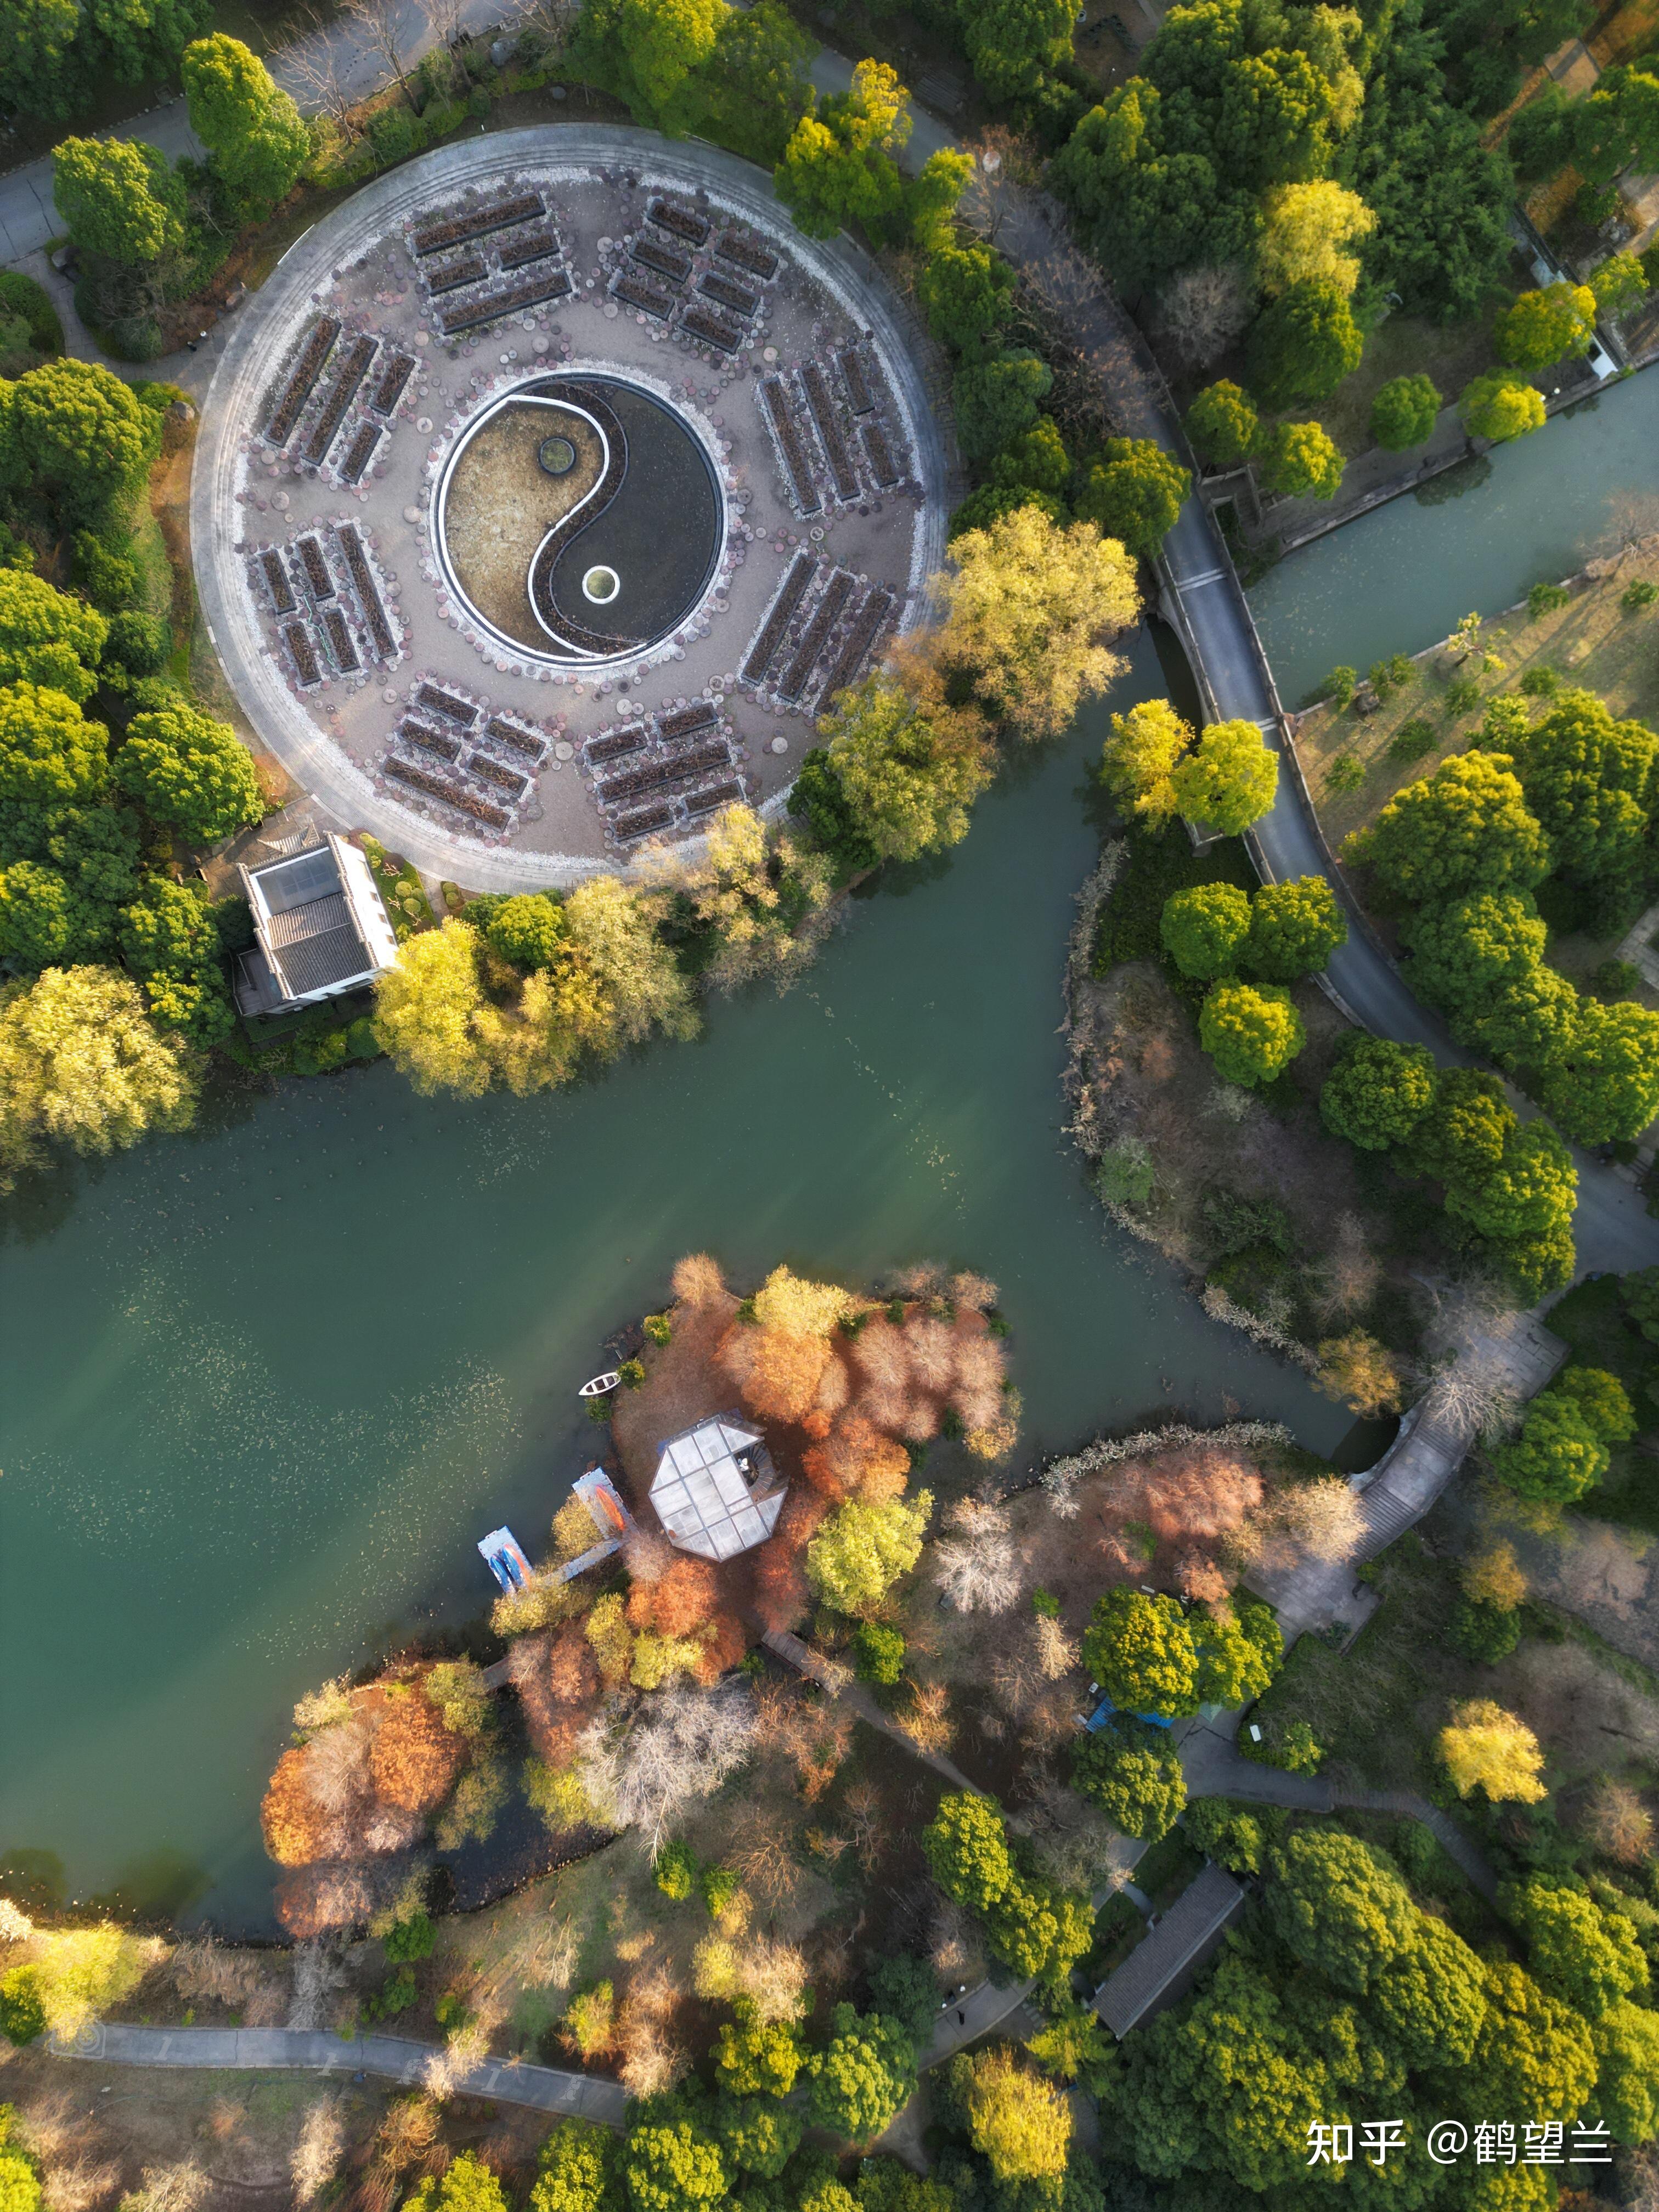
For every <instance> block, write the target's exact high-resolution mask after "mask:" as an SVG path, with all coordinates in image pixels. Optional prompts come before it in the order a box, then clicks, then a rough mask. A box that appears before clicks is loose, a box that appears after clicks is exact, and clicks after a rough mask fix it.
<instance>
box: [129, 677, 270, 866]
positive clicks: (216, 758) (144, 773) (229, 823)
mask: <svg viewBox="0 0 1659 2212" xmlns="http://www.w3.org/2000/svg"><path fill="white" fill-rule="evenodd" d="M115 780H116V781H117V782H118V784H119V785H120V787H121V788H122V790H123V791H125V792H126V793H128V794H129V796H130V797H131V798H133V799H137V801H138V803H139V805H141V806H143V808H144V809H145V811H147V812H148V813H149V814H151V815H153V816H154V817H155V819H156V820H157V821H158V822H166V823H171V824H172V825H173V828H175V829H178V830H179V831H180V832H181V833H182V835H183V836H185V838H186V839H187V840H188V841H189V842H191V844H193V845H211V844H216V843H217V842H218V841H219V839H220V838H222V837H228V836H231V835H232V833H233V832H234V831H235V830H237V829H243V828H244V827H246V824H247V823H250V822H257V821H258V819H259V817H260V816H261V815H262V814H263V813H264V811H265V808H264V799H263V798H262V797H261V795H260V792H259V783H258V777H257V776H256V775H254V773H253V761H252V756H251V755H250V754H249V752H248V750H247V748H246V746H245V745H244V744H242V742H241V740H240V738H239V737H238V736H237V734H236V732H235V731H234V730H233V729H232V727H231V726H230V725H229V723H228V722H216V721H214V720H212V719H211V717H210V716H209V715H206V714H203V713H202V712H201V710H200V708H197V707H192V706H191V705H190V704H189V703H188V702H187V701H185V700H183V699H180V700H179V702H177V704H176V705H173V706H169V707H167V708H162V709H161V710H160V711H158V712H155V713H152V714H135V715H134V716H133V718H132V720H131V722H129V723H128V725H127V734H126V741H125V744H123V745H122V747H121V750H120V751H119V752H118V753H117V755H116V756H115Z"/></svg>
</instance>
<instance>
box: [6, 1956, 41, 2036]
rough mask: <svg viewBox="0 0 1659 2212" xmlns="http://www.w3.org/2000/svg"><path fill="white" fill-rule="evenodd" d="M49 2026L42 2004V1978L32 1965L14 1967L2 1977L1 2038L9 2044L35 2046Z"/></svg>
mask: <svg viewBox="0 0 1659 2212" xmlns="http://www.w3.org/2000/svg"><path fill="white" fill-rule="evenodd" d="M45 2028H46V2007H45V2006H44V2005H43V2004H42V2003H41V2002H40V1974H39V1973H38V1972H37V1971H36V1969H35V1968H34V1967H33V1966H14V1967H12V1968H11V1970H10V1971H9V1972H8V1973H6V1974H3V1975H0V2035H3V2036H4V2037H5V2039H6V2040H7V2041H8V2042H9V2043H11V2044H15V2045H22V2044H25V2043H33V2041H34V2039H35V2038H36V2036H38V2035H40V2034H41V2033H43V2032H44V2031H45Z"/></svg>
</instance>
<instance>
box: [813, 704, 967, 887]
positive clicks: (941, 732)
mask: <svg viewBox="0 0 1659 2212" xmlns="http://www.w3.org/2000/svg"><path fill="white" fill-rule="evenodd" d="M818 733H819V735H820V736H821V737H822V738H823V739H824V740H825V742H826V745H827V748H828V753H829V760H828V769H829V773H830V774H831V775H833V776H834V777H835V779H836V783H837V784H838V786H839V787H840V790H841V793H842V797H843V799H845V801H846V805H847V809H848V817H849V819H850V823H851V825H852V828H853V830H854V834H855V835H856V836H858V837H859V838H860V839H861V840H862V841H863V842H866V843H867V845H868V846H869V848H870V850H871V851H872V854H874V856H875V857H876V859H878V860H917V859H919V858H920V857H921V854H924V853H931V852H938V851H939V850H941V849H943V848H945V847H946V846H950V845H957V844H960V843H961V842H962V840H963V838H964V837H965V836H967V834H968V824H969V813H970V811H971V809H972V807H973V804H974V801H975V799H977V798H978V797H979V795H980V793H981V792H982V791H984V790H985V789H986V787H987V785H988V784H989V783H990V781H991V778H992V775H993V774H994V760H993V757H992V754H991V749H990V747H989V746H988V744H987V743H986V741H985V739H984V737H983V736H982V734H981V731H980V729H979V727H978V726H977V724H976V723H975V721H974V720H973V719H972V718H971V717H969V716H965V715H963V714H957V713H953V712H952V711H951V709H950V708H947V707H945V704H944V702H943V701H940V702H939V703H938V706H937V708H936V709H935V710H934V711H933V712H931V713H925V712H923V711H922V709H921V708H920V707H919V706H918V704H917V702H916V701H915V697H914V696H913V695H912V693H911V691H910V690H908V689H907V688H906V686H905V685H904V684H901V683H900V682H899V681H898V679H897V678H896V677H894V676H892V675H890V674H889V673H887V671H884V670H878V671H876V672H875V673H874V674H872V675H870V676H867V677H866V678H865V679H864V681H863V682H862V683H861V684H859V685H858V686H857V687H856V688H855V689H854V690H849V691H843V692H841V693H839V694H838V695H837V696H836V702H835V705H834V708H833V711H832V712H831V713H830V714H829V716H828V717H827V718H826V719H825V720H823V721H821V722H820V723H819V725H818Z"/></svg>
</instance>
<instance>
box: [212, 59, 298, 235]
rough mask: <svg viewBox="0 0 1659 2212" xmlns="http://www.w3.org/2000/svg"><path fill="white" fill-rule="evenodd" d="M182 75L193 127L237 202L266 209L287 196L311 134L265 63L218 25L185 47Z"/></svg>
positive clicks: (255, 210)
mask: <svg viewBox="0 0 1659 2212" xmlns="http://www.w3.org/2000/svg"><path fill="white" fill-rule="evenodd" d="M179 75H180V76H182V77H183V79H184V85H185V100H186V101H187V103H188V105H189V109H190V127H191V130H192V131H194V132H195V133H196V135H197V137H198V138H199V139H200V140H201V142H202V143H203V144H204V146H205V147H206V148H207V149H208V159H209V162H210V167H212V169H213V171H214V173H215V174H216V176H217V177H219V178H220V179H222V182H223V184H224V185H225V188H226V190H227V191H228V193H229V194H230V197H231V200H232V203H233V204H234V206H235V207H236V208H237V209H238V210H239V211H240V210H247V211H248V212H249V213H258V214H263V213H264V212H265V211H267V210H270V209H271V208H274V207H275V206H276V203H277V202H278V201H279V200H282V199H285V198H286V197H288V195H289V191H291V190H292V189H293V187H294V185H295V184H296V183H297V182H298V181H299V176H300V172H301V169H302V168H303V167H305V164H306V161H307V157H308V155H309V154H310V152H311V136H310V133H309V131H307V128H306V125H305V118H303V116H301V113H300V111H299V109H298V108H297V107H296V106H295V105H294V102H293V101H292V100H290V99H289V95H288V94H287V93H285V92H283V90H282V89H281V88H280V87H279V86H278V85H277V84H276V81H275V80H274V78H273V77H272V76H271V74H270V70H268V69H267V68H266V67H265V65H264V63H263V62H262V61H261V60H259V58H258V56H257V55H255V54H252V53H251V52H249V51H248V49H247V47H246V46H243V45H242V43H241V41H240V40H238V39H233V38H230V37H229V36H228V35H227V34H226V33H224V32H222V31H218V32H216V33H214V35H213V36H212V37H211V38H209V39H197V40H196V42H195V44H194V45H193V46H186V47H185V52H184V58H183V59H182V61H181V62H180V64H179Z"/></svg>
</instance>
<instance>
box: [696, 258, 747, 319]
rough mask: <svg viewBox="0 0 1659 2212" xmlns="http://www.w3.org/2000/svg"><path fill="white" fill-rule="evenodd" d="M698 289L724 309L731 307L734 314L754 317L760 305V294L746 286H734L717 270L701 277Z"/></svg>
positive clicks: (727, 277) (728, 278)
mask: <svg viewBox="0 0 1659 2212" xmlns="http://www.w3.org/2000/svg"><path fill="white" fill-rule="evenodd" d="M697 289H698V291H700V292H701V293H702V295H703V296H704V297H705V298H706V299H709V300H714V301H716V302H718V304H719V305H720V307H730V308H731V310H732V313H733V314H737V315H752V314H753V313H754V312H755V310H756V308H757V307H759V305H760V294H759V293H758V292H751V291H750V289H749V288H748V286H747V285H746V284H734V283H732V279H731V278H730V277H729V276H721V275H720V271H719V270H717V269H711V270H709V271H708V275H707V276H699V277H698V279H697Z"/></svg>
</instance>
